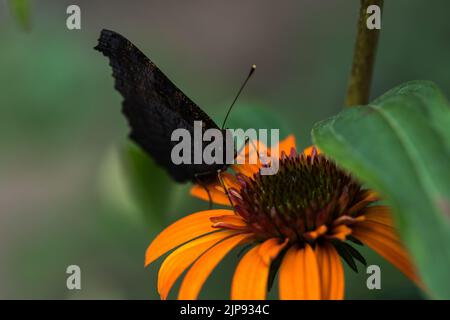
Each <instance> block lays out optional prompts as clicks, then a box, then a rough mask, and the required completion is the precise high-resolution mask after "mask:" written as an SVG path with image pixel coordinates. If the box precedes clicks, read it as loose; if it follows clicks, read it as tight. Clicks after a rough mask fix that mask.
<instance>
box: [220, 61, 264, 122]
mask: <svg viewBox="0 0 450 320" xmlns="http://www.w3.org/2000/svg"><path fill="white" fill-rule="evenodd" d="M255 69H256V64H254V65H252V68H251V69H250V72H249V73H248V76H247V78H245V81H244V83H243V84H242V86H241V88H240V89H239V91H238V93H237V95H236V97H235V98H234V100H233V103H232V104H231V106H230V107H229V108H228V112H227V115H226V116H225V119H224V120H223V123H222V130H223V128H224V127H225V123H226V122H227V119H228V116H229V115H230V112H231V109H233V106H234V104H235V103H236V101H237V99H238V98H239V95H240V94H241V92H242V90H243V89H244V88H245V85H246V84H247V82H248V80H249V79H250V77H251V76H252V74H253V72H255Z"/></svg>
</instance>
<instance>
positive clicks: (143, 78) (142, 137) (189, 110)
mask: <svg viewBox="0 0 450 320" xmlns="http://www.w3.org/2000/svg"><path fill="white" fill-rule="evenodd" d="M94 49H96V50H98V51H100V52H101V53H103V55H105V56H106V57H108V58H109V62H110V66H111V67H112V70H113V77H114V79H115V88H116V89H117V91H119V92H120V94H121V95H122V97H123V99H124V100H123V103H122V112H123V114H124V115H125V117H126V118H127V120H128V124H129V126H130V128H131V132H130V134H129V137H130V138H131V140H133V141H134V142H135V143H137V144H138V145H139V146H140V147H141V148H142V149H143V150H144V151H145V152H146V153H148V154H149V155H150V156H151V157H152V158H153V159H154V160H155V161H156V162H157V163H158V164H159V165H160V166H162V167H163V168H165V169H166V170H167V172H168V173H169V174H170V176H171V177H172V178H173V179H174V180H175V181H177V182H187V181H192V182H196V183H199V182H200V183H201V184H208V183H210V182H213V181H216V178H217V173H218V172H220V171H224V170H226V169H227V167H228V165H226V164H223V163H225V161H223V162H222V164H219V163H213V164H205V163H201V164H178V165H175V164H174V163H173V161H172V159H171V150H172V148H173V147H174V146H175V145H176V144H177V142H175V141H171V135H172V132H173V131H174V130H175V129H178V128H183V129H186V130H188V131H189V132H190V133H191V136H193V132H194V121H202V125H203V127H202V130H203V132H204V131H206V130H207V129H211V128H214V129H219V130H221V131H222V134H223V136H224V137H225V130H223V128H219V127H218V126H217V124H216V123H215V122H214V121H213V120H212V119H211V118H210V117H209V116H208V115H207V114H206V113H205V112H204V111H203V110H202V109H200V107H199V106H198V105H197V104H195V103H194V102H193V101H192V100H191V99H189V98H188V97H187V96H186V95H185V94H184V93H183V92H182V91H181V90H180V89H178V88H177V86H176V85H175V84H173V83H172V82H171V81H170V80H169V79H168V78H167V77H166V76H165V75H164V74H163V73H162V72H161V70H159V69H158V67H156V65H155V64H154V63H153V62H152V61H151V60H150V59H149V58H147V57H146V56H145V54H143V53H142V52H141V51H140V50H139V49H138V48H137V47H136V46H135V45H134V44H133V43H131V42H130V41H129V40H128V39H126V38H125V37H123V36H122V35H120V34H118V33H116V32H114V31H110V30H102V31H101V34H100V38H99V40H98V44H97V46H96V47H95V48H94ZM247 80H248V78H247ZM247 80H246V81H247ZM245 83H246V82H244V85H245ZM242 88H243V86H242V87H241V90H242ZM241 90H240V91H239V93H240V92H241ZM235 100H236V99H235ZM233 104H234V103H233ZM227 116H228V113H227ZM202 143H203V148H204V147H205V145H206V144H207V142H202ZM203 148H202V149H203ZM223 148H224V149H223V150H224V152H223V154H226V151H227V150H226V148H227V146H226V144H224V147H223ZM233 148H235V147H234V146H233ZM192 151H193V149H192ZM233 152H235V154H236V151H235V150H233ZM191 154H193V152H191Z"/></svg>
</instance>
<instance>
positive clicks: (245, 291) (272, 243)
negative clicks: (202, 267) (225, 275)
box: [231, 238, 287, 300]
mask: <svg viewBox="0 0 450 320" xmlns="http://www.w3.org/2000/svg"><path fill="white" fill-rule="evenodd" d="M286 244H287V241H284V242H281V243H280V240H279V239H276V238H273V239H269V240H266V241H264V243H262V244H260V245H257V246H256V247H254V248H253V249H251V250H250V251H249V252H247V253H246V254H245V256H244V257H243V258H242V259H241V261H240V262H239V264H238V266H237V268H236V271H235V273H234V276H233V282H232V286H231V299H233V300H264V299H265V298H266V292H267V278H268V275H269V270H270V264H271V262H272V261H273V259H275V258H276V257H277V256H278V254H279V253H280V251H281V250H282V249H283V248H284V247H285V246H286Z"/></svg>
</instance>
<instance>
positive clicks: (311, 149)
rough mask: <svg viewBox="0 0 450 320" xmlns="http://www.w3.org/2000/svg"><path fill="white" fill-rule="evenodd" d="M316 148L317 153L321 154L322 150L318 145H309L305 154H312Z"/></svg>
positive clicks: (304, 151)
mask: <svg viewBox="0 0 450 320" xmlns="http://www.w3.org/2000/svg"><path fill="white" fill-rule="evenodd" d="M314 148H316V153H317V154H321V153H322V152H321V151H320V150H319V148H317V147H316V146H309V147H308V148H306V149H304V150H303V154H304V155H305V156H311V155H312V152H313V150H314Z"/></svg>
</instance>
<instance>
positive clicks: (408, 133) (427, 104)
mask: <svg viewBox="0 0 450 320" xmlns="http://www.w3.org/2000/svg"><path fill="white" fill-rule="evenodd" d="M312 137H313V141H314V143H315V144H316V145H317V146H318V147H319V148H320V149H321V150H322V151H323V152H324V153H325V154H326V155H327V156H329V157H330V158H332V159H334V160H335V161H336V162H337V163H338V164H339V165H341V166H342V167H344V168H345V169H347V170H349V171H350V172H351V173H352V174H354V175H355V176H356V177H357V178H359V179H360V180H361V181H362V182H364V183H367V185H368V186H369V187H371V188H373V189H374V190H376V191H378V192H379V193H380V194H381V195H382V196H383V197H384V198H385V199H386V201H387V202H388V204H389V205H391V206H392V209H393V213H394V218H395V220H396V222H397V226H398V228H399V231H400V235H401V237H402V239H403V241H404V243H405V244H406V246H407V248H408V249H409V251H410V253H411V254H412V256H413V259H414V262H415V263H416V266H417V267H418V270H419V273H420V276H421V278H422V280H423V282H424V283H425V285H426V287H427V288H428V290H427V291H428V292H427V293H428V294H430V295H431V296H432V297H434V298H442V299H449V298H450V286H449V285H448V284H449V283H450V170H449V169H450V168H449V165H450V108H449V104H448V101H447V100H446V99H445V97H444V96H443V94H442V93H441V91H440V90H439V89H438V88H437V86H436V85H434V84H433V83H431V82H427V81H413V82H409V83H406V84H403V85H401V86H399V87H396V88H394V89H392V90H391V91H389V92H388V93H386V94H384V95H383V96H381V97H380V98H378V99H376V100H375V101H374V102H373V103H371V104H369V105H368V106H360V107H354V108H349V109H347V110H344V111H343V112H341V113H340V114H338V115H337V116H335V117H332V118H330V119H327V120H325V121H321V122H319V123H317V124H316V125H315V126H314V128H313V130H312Z"/></svg>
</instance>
